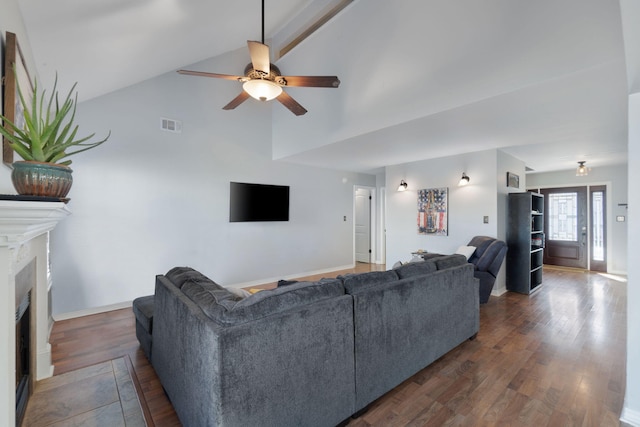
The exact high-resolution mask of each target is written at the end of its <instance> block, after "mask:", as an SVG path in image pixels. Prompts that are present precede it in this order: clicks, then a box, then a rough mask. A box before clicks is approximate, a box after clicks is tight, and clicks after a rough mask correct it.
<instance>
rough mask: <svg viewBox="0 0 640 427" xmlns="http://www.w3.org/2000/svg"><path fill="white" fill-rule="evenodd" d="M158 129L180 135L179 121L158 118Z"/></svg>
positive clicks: (180, 126) (180, 125) (180, 124)
mask: <svg viewBox="0 0 640 427" xmlns="http://www.w3.org/2000/svg"><path fill="white" fill-rule="evenodd" d="M160 129H162V130H164V131H167V132H173V133H182V122H181V121H180V120H174V119H167V118H166V117H160Z"/></svg>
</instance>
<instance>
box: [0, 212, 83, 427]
mask: <svg viewBox="0 0 640 427" xmlns="http://www.w3.org/2000/svg"><path fill="white" fill-rule="evenodd" d="M70 213H71V212H70V211H69V210H68V208H67V207H66V205H65V204H64V203H62V202H35V201H15V200H0V313H3V315H2V316H0V342H1V343H3V344H2V345H0V378H1V380H0V426H3V427H4V426H7V427H13V426H14V425H15V426H18V425H20V422H21V419H20V418H21V416H22V414H23V413H24V409H25V408H26V405H27V401H28V398H29V394H30V393H31V392H32V390H33V389H34V386H35V384H36V381H39V380H42V379H44V378H48V377H50V376H52V375H53V365H52V363H51V344H49V334H50V332H51V325H52V321H53V319H52V317H51V309H50V303H49V299H50V297H51V290H52V287H53V280H52V278H51V272H50V269H49V261H50V258H49V232H50V231H51V230H53V229H54V228H55V227H56V225H57V224H58V222H60V221H61V220H62V219H64V218H65V217H67V216H68V215H69V214H70ZM14 313H15V317H14Z"/></svg>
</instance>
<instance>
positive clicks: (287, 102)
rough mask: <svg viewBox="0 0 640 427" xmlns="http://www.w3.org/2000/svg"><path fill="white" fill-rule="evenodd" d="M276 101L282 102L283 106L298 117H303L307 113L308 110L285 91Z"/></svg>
mask: <svg viewBox="0 0 640 427" xmlns="http://www.w3.org/2000/svg"><path fill="white" fill-rule="evenodd" d="M276 99H277V100H278V101H280V103H281V104H282V105H284V106H285V107H287V108H288V109H289V110H291V112H292V113H293V114H295V115H296V116H302V115H303V114H304V113H306V112H307V110H306V109H305V108H304V107H303V106H302V105H300V104H298V101H296V100H295V99H293V98H292V97H291V96H289V94H288V93H287V92H285V91H282V93H281V94H280V95H278V97H277V98H276Z"/></svg>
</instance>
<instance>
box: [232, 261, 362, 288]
mask: <svg viewBox="0 0 640 427" xmlns="http://www.w3.org/2000/svg"><path fill="white" fill-rule="evenodd" d="M354 267H355V265H354V264H347V265H341V266H338V267H331V268H323V269H322V270H314V271H307V272H302V273H295V274H287V275H284V276H277V277H270V278H267V279H259V280H252V281H250V282H242V283H234V284H232V285H229V286H228V287H233V288H248V287H251V286H258V285H264V284H266V283H274V282H277V281H278V280H281V279H282V280H291V279H296V278H298V277H306V276H315V275H316V274H323V273H332V272H335V271H339V270H349V269H352V268H354Z"/></svg>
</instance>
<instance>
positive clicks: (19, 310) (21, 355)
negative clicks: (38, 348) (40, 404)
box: [16, 259, 36, 426]
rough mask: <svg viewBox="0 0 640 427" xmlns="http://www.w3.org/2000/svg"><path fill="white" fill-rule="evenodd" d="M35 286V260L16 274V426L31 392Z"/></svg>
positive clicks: (20, 419) (20, 420)
mask: <svg viewBox="0 0 640 427" xmlns="http://www.w3.org/2000/svg"><path fill="white" fill-rule="evenodd" d="M35 284H36V260H35V259H33V260H31V262H30V263H29V264H27V265H26V266H25V267H24V268H23V269H22V270H20V272H19V273H18V274H16V426H19V425H20V423H21V422H22V417H23V416H24V412H25V410H26V409H27V402H28V401H29V396H30V395H31V392H32V389H33V387H32V384H33V382H32V375H31V370H32V365H33V362H32V357H31V347H32V344H31V293H32V290H33V289H34V288H35Z"/></svg>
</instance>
